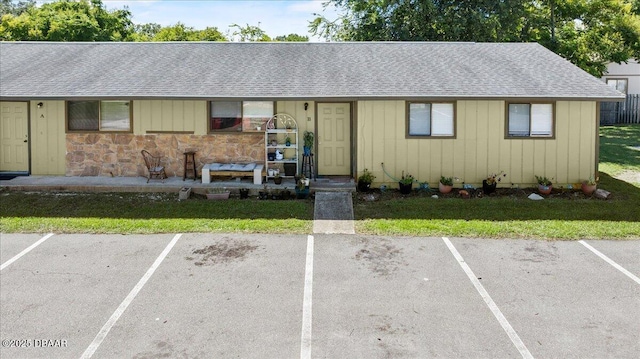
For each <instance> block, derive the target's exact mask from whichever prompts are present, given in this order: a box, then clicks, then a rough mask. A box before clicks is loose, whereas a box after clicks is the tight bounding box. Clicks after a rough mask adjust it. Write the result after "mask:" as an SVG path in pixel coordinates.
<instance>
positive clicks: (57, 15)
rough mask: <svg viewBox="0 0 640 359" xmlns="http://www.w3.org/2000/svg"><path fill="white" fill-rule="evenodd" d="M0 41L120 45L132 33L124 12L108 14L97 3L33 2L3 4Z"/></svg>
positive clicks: (128, 16)
mask: <svg viewBox="0 0 640 359" xmlns="http://www.w3.org/2000/svg"><path fill="white" fill-rule="evenodd" d="M2 4H3V11H4V9H5V5H6V9H7V12H6V13H4V12H3V14H2V18H1V20H0V39H1V40H6V41H16V40H30V41H122V40H125V39H127V38H128V37H129V36H130V35H131V33H132V31H133V24H132V22H131V13H130V12H129V10H128V9H126V8H125V9H119V10H112V11H108V10H107V9H106V8H105V6H104V4H103V3H102V1H101V0H90V1H89V0H76V1H71V0H58V1H56V2H51V3H45V4H42V6H35V5H34V3H33V2H23V3H22V4H20V3H18V5H17V6H12V3H11V1H8V2H7V1H5V0H3V3H2Z"/></svg>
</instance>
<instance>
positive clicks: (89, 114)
mask: <svg viewBox="0 0 640 359" xmlns="http://www.w3.org/2000/svg"><path fill="white" fill-rule="evenodd" d="M99 103H100V102H99V101H69V102H68V103H67V121H68V126H69V131H98V129H99V128H100V107H99Z"/></svg>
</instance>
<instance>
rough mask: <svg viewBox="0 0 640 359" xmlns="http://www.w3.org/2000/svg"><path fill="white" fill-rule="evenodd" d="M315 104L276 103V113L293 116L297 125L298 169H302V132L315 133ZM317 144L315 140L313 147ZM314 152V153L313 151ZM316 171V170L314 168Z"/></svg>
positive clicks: (308, 102)
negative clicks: (305, 107) (298, 143)
mask: <svg viewBox="0 0 640 359" xmlns="http://www.w3.org/2000/svg"><path fill="white" fill-rule="evenodd" d="M305 103H307V104H309V106H308V107H307V110H306V111H305V109H304V104H305ZM314 109H315V103H314V102H313V101H277V102H276V109H275V110H276V113H286V114H288V115H291V116H293V118H294V119H295V120H296V122H297V123H298V141H300V145H299V147H298V151H300V153H299V156H298V159H299V160H298V162H299V163H298V165H299V166H300V169H302V167H301V166H302V145H303V139H302V137H303V136H304V131H312V132H314V133H315V123H316V121H315V111H314ZM317 144H318V142H317V138H316V141H314V146H316V145H317ZM314 152H315V151H314ZM316 171H317V168H316Z"/></svg>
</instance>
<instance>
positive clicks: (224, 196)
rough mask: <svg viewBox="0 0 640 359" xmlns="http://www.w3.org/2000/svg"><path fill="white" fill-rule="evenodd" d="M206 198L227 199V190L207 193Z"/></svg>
mask: <svg viewBox="0 0 640 359" xmlns="http://www.w3.org/2000/svg"><path fill="white" fill-rule="evenodd" d="M207 199H213V200H221V199H229V192H223V193H207Z"/></svg>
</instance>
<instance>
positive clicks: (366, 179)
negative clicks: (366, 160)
mask: <svg viewBox="0 0 640 359" xmlns="http://www.w3.org/2000/svg"><path fill="white" fill-rule="evenodd" d="M375 178H376V176H374V175H373V173H371V172H369V170H368V169H366V168H365V169H364V171H363V172H362V174H361V175H360V176H359V177H358V191H359V192H367V191H369V190H370V189H371V183H372V182H373V180H374V179H375Z"/></svg>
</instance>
